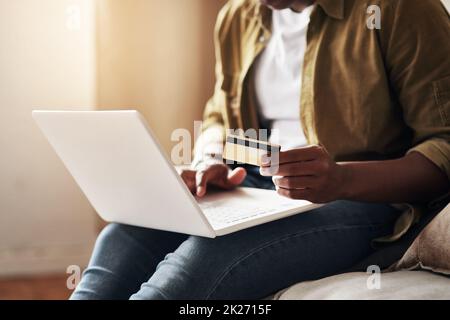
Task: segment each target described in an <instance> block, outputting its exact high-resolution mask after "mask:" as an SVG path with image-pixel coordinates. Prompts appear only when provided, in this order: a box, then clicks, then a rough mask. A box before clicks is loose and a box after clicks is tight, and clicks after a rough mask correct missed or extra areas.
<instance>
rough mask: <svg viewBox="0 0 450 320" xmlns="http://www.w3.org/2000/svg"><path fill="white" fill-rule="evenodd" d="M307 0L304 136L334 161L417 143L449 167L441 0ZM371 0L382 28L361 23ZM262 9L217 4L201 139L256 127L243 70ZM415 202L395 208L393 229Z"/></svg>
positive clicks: (449, 170) (449, 100) (447, 69)
mask: <svg viewBox="0 0 450 320" xmlns="http://www.w3.org/2000/svg"><path fill="white" fill-rule="evenodd" d="M316 3H317V5H316V6H315V9H314V10H313V12H312V14H311V21H310V25H309V28H308V34H307V49H306V53H305V59H304V66H303V81H302V88H301V93H302V94H301V101H299V112H300V118H301V122H302V127H303V130H304V133H305V135H306V137H307V139H308V142H309V143H310V144H318V143H320V144H322V145H323V146H324V147H325V148H326V149H327V150H328V152H329V153H330V155H331V156H332V157H333V158H334V160H336V161H370V160H384V159H394V158H399V157H402V156H404V155H405V154H407V153H408V152H412V151H416V152H420V153H421V154H423V155H424V156H425V157H427V158H428V159H429V160H430V161H432V162H433V163H434V164H435V165H436V166H437V167H439V168H440V169H441V170H442V171H443V172H445V173H446V174H447V176H448V177H450V19H449V15H448V13H447V11H446V10H445V8H444V7H443V5H442V4H441V2H440V1H439V0H317V1H316ZM372 5H377V6H378V7H379V8H380V9H381V10H380V14H381V15H380V17H381V29H376V28H375V29H374V28H369V27H368V20H369V19H370V18H371V16H372V15H373V14H374V13H373V12H371V13H369V12H368V8H369V7H370V6H372ZM271 17H272V14H271V10H270V9H269V8H267V7H265V6H262V5H261V4H260V1H259V0H231V1H229V2H228V3H227V4H226V5H225V7H224V8H223V9H222V10H221V12H220V14H219V17H218V20H217V26H216V30H215V46H216V60H217V65H216V77H217V82H216V87H215V93H214V96H213V97H212V98H211V99H210V101H209V102H208V104H207V106H206V109H205V116H204V132H203V134H202V137H201V139H200V140H201V141H202V147H203V146H204V145H205V144H208V143H220V142H221V139H223V133H224V132H225V129H243V130H248V129H252V128H253V129H258V128H259V121H258V113H257V106H256V101H255V93H254V83H253V79H252V72H251V71H252V66H253V62H254V61H255V59H256V58H257V56H258V55H259V54H260V53H261V51H262V50H263V49H264V47H265V46H266V44H267V42H268V41H269V39H270V37H271ZM213 130H216V131H217V130H219V131H220V132H222V134H221V135H219V136H218V135H214V134H210V132H211V131H213ZM213 137H214V138H213ZM417 212H418V210H417V207H416V210H411V211H410V213H409V218H408V217H403V218H402V219H403V222H402V223H401V225H400V226H397V227H398V230H397V231H398V232H397V234H398V235H400V234H402V233H404V231H405V230H407V228H408V227H409V226H410V225H411V223H412V222H413V220H414V219H416V218H417V216H418V213H417Z"/></svg>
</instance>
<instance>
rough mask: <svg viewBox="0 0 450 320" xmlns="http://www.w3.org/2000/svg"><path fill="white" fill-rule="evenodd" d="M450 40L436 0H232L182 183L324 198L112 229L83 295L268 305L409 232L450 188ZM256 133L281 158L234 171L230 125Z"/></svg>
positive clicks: (221, 22) (79, 293)
mask: <svg viewBox="0 0 450 320" xmlns="http://www.w3.org/2000/svg"><path fill="white" fill-rule="evenodd" d="M373 5H376V6H377V7H376V8H379V12H378V11H377V10H375V13H379V14H380V15H381V16H380V17H379V18H381V29H377V28H369V27H368V23H367V21H368V19H369V17H370V16H369V14H367V12H368V8H369V7H372V8H373ZM369 26H370V24H369ZM449 40H450V22H449V16H448V14H447V12H446V11H445V9H444V8H443V6H442V5H441V3H440V1H438V0H408V1H406V0H385V1H382V0H371V1H369V0H359V1H357V0H317V1H307V0H232V1H229V2H228V3H227V4H226V6H225V7H224V9H223V10H222V11H221V13H220V15H219V18H218V23H217V28H216V37H215V43H216V52H217V55H216V56H217V67H216V71H217V84H216V89H215V94H214V96H213V98H212V99H211V100H210V101H209V103H208V105H207V107H206V111H205V128H204V129H205V130H204V131H203V133H202V135H201V137H200V139H199V140H198V141H197V146H196V159H195V161H194V165H193V168H192V170H188V171H185V172H183V173H182V177H183V179H184V181H185V182H186V184H187V185H188V187H189V188H190V189H191V190H192V192H194V193H195V194H196V195H197V196H199V197H202V196H204V195H205V194H206V193H207V192H208V190H209V189H208V188H209V187H210V186H216V187H221V188H223V189H231V188H233V187H235V186H238V185H241V184H244V185H246V186H253V187H262V188H273V189H275V190H276V192H278V193H279V194H280V195H281V196H285V197H289V198H293V199H306V200H310V201H313V202H318V203H326V205H325V206H324V207H322V208H320V209H316V210H314V211H312V212H310V213H305V214H301V215H297V216H294V217H290V218H287V219H283V220H279V221H276V222H273V223H270V224H266V225H262V226H258V227H255V228H251V229H248V230H244V231H241V232H238V233H235V234H231V235H228V236H225V237H220V238H218V239H214V240H211V239H204V238H200V237H193V236H191V237H188V236H185V235H179V234H173V233H169V232H161V231H155V230H147V229H140V228H134V227H128V226H123V225H117V224H113V225H110V226H109V227H107V228H106V229H105V230H104V231H103V232H102V234H101V235H100V237H99V239H98V241H97V245H96V248H95V251H94V254H93V257H92V259H91V263H90V267H89V268H88V269H87V271H86V273H85V275H84V277H83V280H82V282H81V284H80V286H79V287H78V288H77V290H76V292H75V293H74V295H73V298H74V299H88V298H129V297H130V296H131V298H133V299H228V298H231V299H240V298H245V299H257V298H262V297H265V296H267V295H269V294H271V293H273V292H276V291H277V290H280V289H282V288H285V287H287V286H289V285H292V284H294V283H296V282H299V281H305V280H312V279H317V278H321V277H325V276H329V275H333V274H336V273H339V272H343V271H345V270H346V269H348V268H350V267H352V266H353V265H355V264H356V263H358V262H359V261H361V260H363V259H364V258H366V257H367V256H369V255H370V254H371V253H373V252H374V249H373V248H372V246H371V243H372V241H373V240H374V239H378V241H384V242H386V241H395V240H397V239H399V238H400V237H401V236H402V235H404V234H405V233H406V232H407V231H408V230H409V228H410V227H411V225H413V223H414V222H416V221H417V220H418V219H419V218H420V214H421V213H422V214H426V207H427V204H429V203H431V202H436V199H445V197H444V196H445V195H446V194H447V193H448V190H449V177H450V142H449V141H450V59H449V58H448V57H449V56H450V41H449ZM260 128H267V129H270V130H271V131H272V132H278V138H279V140H280V141H281V145H282V146H283V150H284V151H283V152H281V153H280V157H279V161H277V163H272V162H271V160H270V159H268V158H266V159H263V165H262V167H261V168H260V169H256V170H255V169H254V168H249V167H247V168H234V169H233V170H231V169H230V168H228V167H227V166H225V165H224V164H223V163H222V161H221V160H220V152H221V147H222V145H223V139H224V132H225V130H226V129H241V130H242V131H247V130H249V129H260ZM273 138H274V136H272V137H271V139H273ZM273 167H276V168H277V169H276V171H275V172H274V171H273ZM168 192H170V191H168ZM442 202H443V204H445V203H447V202H448V200H442ZM400 203H403V204H408V205H404V206H401V207H400V206H397V205H393V204H400ZM400 208H402V209H400ZM405 208H409V210H404V209H405ZM380 238H381V239H380ZM401 254H402V252H398V253H397V255H398V257H400V256H401ZM164 256H166V257H165V259H163V258H164ZM392 262H393V261H392ZM157 266H158V267H157ZM156 267H157V269H156V271H155V268H156ZM141 284H142V286H141ZM139 288H140V289H139Z"/></svg>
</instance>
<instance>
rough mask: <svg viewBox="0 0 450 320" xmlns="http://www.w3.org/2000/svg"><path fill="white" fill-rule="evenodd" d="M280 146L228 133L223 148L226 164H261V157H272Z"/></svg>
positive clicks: (278, 150)
mask: <svg viewBox="0 0 450 320" xmlns="http://www.w3.org/2000/svg"><path fill="white" fill-rule="evenodd" d="M280 150H281V147H280V146H279V145H276V144H271V143H268V142H266V141H259V140H255V139H249V138H246V137H243V136H235V135H228V136H227V139H226V141H225V147H224V150H223V158H224V159H225V160H226V163H227V164H250V165H254V166H259V167H260V166H261V157H262V156H263V155H267V156H270V157H274V156H276V155H277V153H279V152H280Z"/></svg>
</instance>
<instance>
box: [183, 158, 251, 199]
mask: <svg viewBox="0 0 450 320" xmlns="http://www.w3.org/2000/svg"><path fill="white" fill-rule="evenodd" d="M246 176H247V172H246V171H245V169H244V168H236V169H234V170H233V171H231V170H230V168H228V166H226V165H225V164H212V165H203V166H201V167H200V168H198V169H197V170H184V171H182V172H181V178H182V179H183V181H184V182H185V183H186V185H187V186H188V188H189V190H191V192H192V193H193V194H195V195H197V196H198V197H203V196H205V194H206V192H207V188H208V186H214V187H218V188H220V189H224V190H231V189H233V188H235V187H237V186H239V185H240V184H241V183H242V182H243V181H244V179H245V177H246Z"/></svg>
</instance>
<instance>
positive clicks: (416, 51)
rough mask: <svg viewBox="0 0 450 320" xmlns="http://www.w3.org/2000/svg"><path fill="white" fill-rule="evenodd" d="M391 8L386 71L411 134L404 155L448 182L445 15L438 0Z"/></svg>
mask: <svg viewBox="0 0 450 320" xmlns="http://www.w3.org/2000/svg"><path fill="white" fill-rule="evenodd" d="M391 3H392V8H391V11H390V12H387V16H386V17H385V19H384V21H385V22H384V23H386V25H384V24H383V22H382V28H383V27H385V26H386V27H387V28H386V29H385V30H387V32H388V33H389V35H386V37H387V41H386V42H387V50H386V57H385V58H386V64H387V66H386V67H387V68H388V71H389V76H390V81H391V85H392V89H393V90H394V92H395V93H396V96H397V97H398V99H399V102H400V104H401V106H402V110H401V112H402V115H403V118H404V120H405V122H406V124H407V125H408V126H409V127H410V128H411V130H412V133H413V146H412V148H411V149H410V150H409V152H408V153H410V152H419V153H421V154H422V155H424V156H425V157H426V158H428V159H429V160H430V161H431V162H433V163H434V164H435V165H436V166H437V167H439V168H440V169H441V170H442V171H443V172H445V173H446V174H447V176H448V177H449V178H450V58H449V57H450V19H449V15H448V13H447V11H446V10H445V8H444V7H443V6H442V4H441V2H440V1H439V0H398V1H395V2H394V1H393V2H391ZM382 20H383V17H382ZM381 32H382V33H383V30H381Z"/></svg>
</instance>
